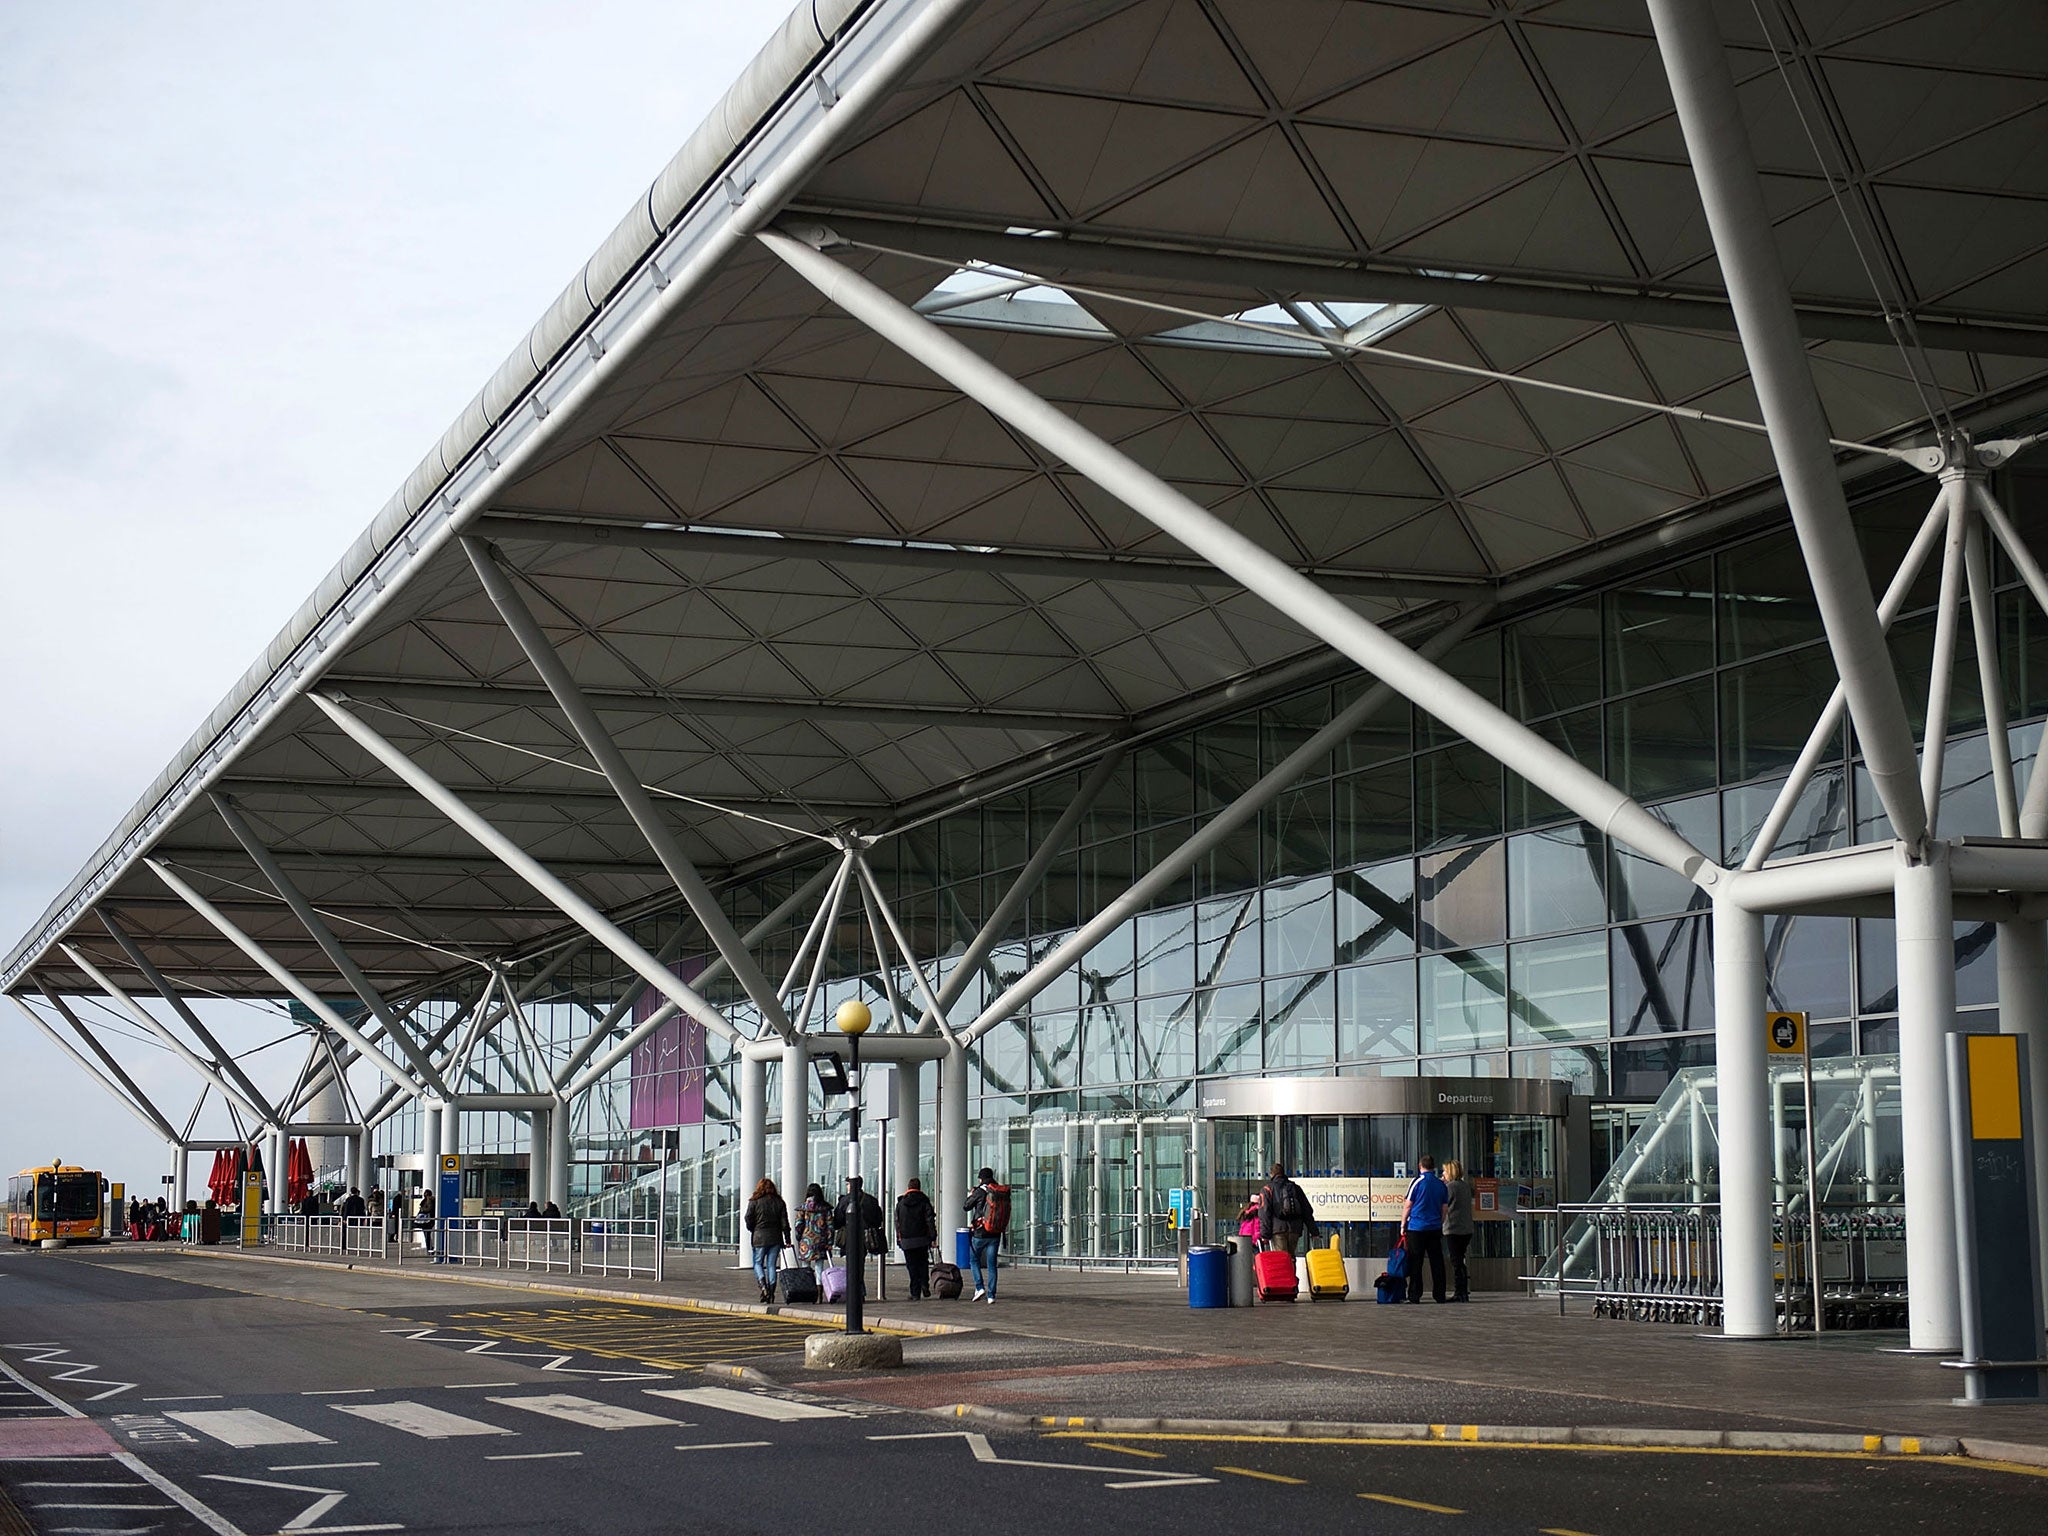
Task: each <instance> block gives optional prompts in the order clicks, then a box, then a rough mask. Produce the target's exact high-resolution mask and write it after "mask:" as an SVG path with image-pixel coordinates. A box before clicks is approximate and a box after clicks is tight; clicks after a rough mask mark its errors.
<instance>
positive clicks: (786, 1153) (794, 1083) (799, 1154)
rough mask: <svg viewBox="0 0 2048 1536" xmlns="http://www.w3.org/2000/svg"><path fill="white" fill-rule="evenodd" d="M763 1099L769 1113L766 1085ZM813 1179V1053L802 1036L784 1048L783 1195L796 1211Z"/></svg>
mask: <svg viewBox="0 0 2048 1536" xmlns="http://www.w3.org/2000/svg"><path fill="white" fill-rule="evenodd" d="M763 1070H764V1071H765V1070H766V1068H765V1067H764V1068H763ZM762 1102H763V1105H764V1112H765V1105H766V1102H767V1090H766V1089H765V1088H764V1089H763V1090H762ZM810 1182H811V1052H810V1046H809V1044H808V1043H807V1042H806V1041H805V1040H804V1039H803V1037H801V1036H799V1037H797V1038H796V1039H794V1040H790V1041H787V1042H786V1043H785V1044H784V1045H783V1047H782V1198H783V1199H785V1200H787V1201H789V1202H790V1208H791V1209H792V1210H794V1209H795V1208H796V1206H797V1205H798V1204H799V1203H801V1201H802V1200H803V1191H804V1186H805V1185H806V1184H808V1183H810ZM749 1187H750V1188H751V1186H749Z"/></svg>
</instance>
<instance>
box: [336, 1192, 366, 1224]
mask: <svg viewBox="0 0 2048 1536" xmlns="http://www.w3.org/2000/svg"><path fill="white" fill-rule="evenodd" d="M368 1209H369V1207H368V1206H366V1205H365V1204H364V1203H363V1192H362V1191H361V1190H360V1189H358V1188H356V1186H355V1185H353V1184H351V1185H350V1186H349V1187H348V1194H347V1195H346V1196H344V1197H343V1199H342V1202H341V1219H342V1220H343V1221H351V1220H355V1219H358V1218H360V1217H361V1216H362V1214H363V1213H364V1212H365V1211H367V1210H368Z"/></svg>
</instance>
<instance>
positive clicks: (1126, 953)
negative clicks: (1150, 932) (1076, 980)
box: [1080, 922, 1138, 1007]
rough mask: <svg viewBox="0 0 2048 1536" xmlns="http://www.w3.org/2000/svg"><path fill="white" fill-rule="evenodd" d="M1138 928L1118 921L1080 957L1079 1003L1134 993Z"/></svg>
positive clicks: (1112, 999)
mask: <svg viewBox="0 0 2048 1536" xmlns="http://www.w3.org/2000/svg"><path fill="white" fill-rule="evenodd" d="M1137 942H1138V929H1137V925H1136V924H1135V923H1128V922H1125V923H1118V924H1117V925H1116V926H1115V927H1114V928H1112V929H1110V930H1109V932H1108V933H1106V934H1104V935H1103V936H1102V938H1101V940H1100V941H1099V942H1098V943H1097V944H1096V945H1095V947H1094V948H1092V949H1090V950H1089V951H1088V953H1087V954H1086V955H1085V956H1084V957H1083V958H1082V960H1081V964H1080V972H1081V1003H1082V1005H1083V1006H1084V1007H1086V1006H1088V1005H1089V1004H1093V1003H1108V1002H1120V1001H1122V1000H1124V999H1126V998H1130V997H1133V996H1135V995H1136V993H1137V975H1136V972H1137V965H1138V951H1137Z"/></svg>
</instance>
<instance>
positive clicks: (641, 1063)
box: [627, 959, 704, 1131]
mask: <svg viewBox="0 0 2048 1536" xmlns="http://www.w3.org/2000/svg"><path fill="white" fill-rule="evenodd" d="M669 969H670V970H672V971H674V972H675V974H676V976H677V977H678V978H679V979H680V980H682V981H685V982H689V981H693V980H695V979H696V976H697V974H698V973H699V972H700V971H702V970H703V969H704V962H703V961H702V960H701V959H697V960H679V961H677V962H676V963H675V964H674V965H672V966H670V967H669ZM667 1001H668V999H667V998H665V997H663V996H662V995H661V994H660V993H658V992H656V991H655V990H654V989H653V988H652V987H650V988H648V989H647V990H646V991H645V992H642V993H641V994H640V997H639V1000H638V1001H637V1002H635V1003H634V1004H633V1023H634V1025H635V1027H638V1026H639V1025H641V1024H645V1023H646V1022H647V1021H648V1020H649V1019H651V1018H653V1017H654V1015H655V1013H656V1012H657V1011H659V1009H660V1008H661V1006H662V1004H664V1003H665V1002H667ZM703 1123H704V1026H703V1025H702V1024H700V1023H698V1022H697V1021H696V1020H695V1019H693V1018H691V1017H690V1016H689V1015H687V1014H678V1015H677V1016H676V1017H675V1018H672V1019H670V1020H669V1021H668V1022H667V1023H665V1024H663V1025H662V1026H661V1027H660V1028H659V1029H657V1030H655V1031H654V1033H653V1034H651V1035H649V1036H648V1037H647V1038H646V1039H645V1040H642V1041H641V1042H640V1043H639V1044H638V1045H636V1046H634V1047H633V1076H632V1084H631V1093H630V1094H629V1096H628V1104H627V1126H628V1128H629V1129H631V1130H635V1131H658V1130H667V1129H668V1128H669V1127H671V1126H679V1125H702V1124H703Z"/></svg>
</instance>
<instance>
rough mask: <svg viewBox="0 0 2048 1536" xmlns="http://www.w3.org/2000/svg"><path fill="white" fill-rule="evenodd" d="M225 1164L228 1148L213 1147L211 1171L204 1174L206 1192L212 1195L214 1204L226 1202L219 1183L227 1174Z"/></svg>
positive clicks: (226, 1163)
mask: <svg viewBox="0 0 2048 1536" xmlns="http://www.w3.org/2000/svg"><path fill="white" fill-rule="evenodd" d="M227 1165H228V1149H227V1148H226V1147H216V1148H214V1151H213V1171H212V1172H210V1173H209V1174H207V1176H206V1192H207V1193H208V1194H209V1195H211V1196H213V1201H214V1204H216V1205H225V1204H227V1200H226V1198H225V1197H224V1196H223V1195H222V1194H221V1185H222V1184H223V1182H225V1180H226V1176H227Z"/></svg>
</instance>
